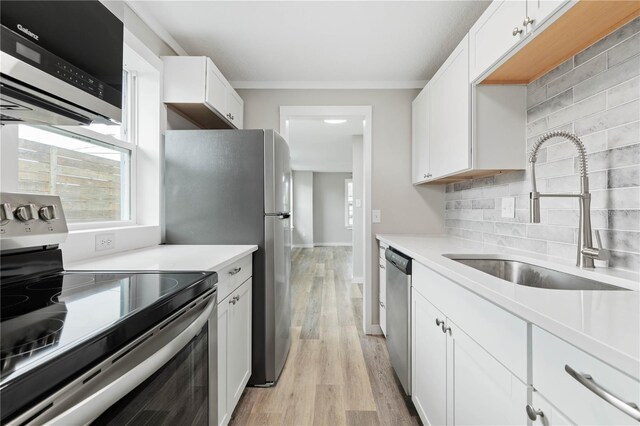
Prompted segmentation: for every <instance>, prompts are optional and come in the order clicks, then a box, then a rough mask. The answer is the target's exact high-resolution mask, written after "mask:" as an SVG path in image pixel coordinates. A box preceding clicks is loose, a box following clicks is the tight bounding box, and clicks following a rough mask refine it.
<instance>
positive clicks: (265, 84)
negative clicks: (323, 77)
mask: <svg viewBox="0 0 640 426" xmlns="http://www.w3.org/2000/svg"><path fill="white" fill-rule="evenodd" d="M427 82H428V80H407V81H238V80H236V81H230V82H229V83H230V84H231V87H233V88H234V89H360V90H362V89H422V88H424V86H426V84H427Z"/></svg>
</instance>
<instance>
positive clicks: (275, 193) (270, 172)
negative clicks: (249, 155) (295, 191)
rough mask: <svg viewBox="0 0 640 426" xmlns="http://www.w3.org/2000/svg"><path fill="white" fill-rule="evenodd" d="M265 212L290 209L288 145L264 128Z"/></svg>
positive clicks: (272, 131)
mask: <svg viewBox="0 0 640 426" xmlns="http://www.w3.org/2000/svg"><path fill="white" fill-rule="evenodd" d="M264 133H265V145H264V146H265V154H264V161H265V164H264V170H265V179H264V182H265V207H264V208H265V210H264V211H265V213H281V212H286V213H289V212H290V211H291V200H290V195H291V192H290V191H291V167H290V165H289V145H288V144H287V142H286V141H285V140H284V138H283V137H282V136H280V135H279V134H278V133H277V132H275V131H274V130H265V132H264Z"/></svg>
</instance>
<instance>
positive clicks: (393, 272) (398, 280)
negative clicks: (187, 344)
mask: <svg viewBox="0 0 640 426" xmlns="http://www.w3.org/2000/svg"><path fill="white" fill-rule="evenodd" d="M385 258H386V260H387V267H386V271H387V350H388V351H389V359H390V360H391V365H392V366H393V369H394V370H395V371H396V375H397V376H398V379H399V380H400V383H401V384H402V387H403V388H404V392H405V393H406V394H407V395H411V258H410V257H407V256H406V255H404V254H402V253H400V252H398V251H397V250H395V249H393V247H389V248H388V249H387V250H386V251H385Z"/></svg>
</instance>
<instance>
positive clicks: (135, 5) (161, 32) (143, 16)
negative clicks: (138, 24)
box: [124, 0, 189, 56]
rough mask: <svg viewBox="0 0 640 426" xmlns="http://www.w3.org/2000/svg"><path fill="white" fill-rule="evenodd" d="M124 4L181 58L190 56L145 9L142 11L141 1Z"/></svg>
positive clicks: (131, 0) (129, 1)
mask: <svg viewBox="0 0 640 426" xmlns="http://www.w3.org/2000/svg"><path fill="white" fill-rule="evenodd" d="M124 2H125V3H126V4H127V6H129V8H130V9H131V10H132V11H133V13H135V14H136V15H138V18H140V20H141V21H142V22H144V23H145V24H147V26H148V27H149V28H150V29H151V31H153V32H154V33H156V35H157V36H158V37H160V40H162V41H164V42H165V43H167V45H168V46H169V47H170V48H171V49H173V51H174V52H176V53H177V54H178V55H180V56H189V54H188V53H187V51H186V50H184V48H183V47H182V46H181V45H180V43H178V42H177V41H176V39H175V38H173V37H172V36H171V34H169V32H168V31H167V30H166V29H165V28H164V27H163V26H162V25H161V24H160V23H159V22H158V21H157V20H156V19H155V18H154V17H152V16H150V15H149V14H148V13H147V12H146V11H145V10H144V9H142V8H141V7H140V6H139V4H140V3H141V2H140V1H135V0H124Z"/></svg>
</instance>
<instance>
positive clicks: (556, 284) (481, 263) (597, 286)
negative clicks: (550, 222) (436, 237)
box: [447, 256, 628, 291]
mask: <svg viewBox="0 0 640 426" xmlns="http://www.w3.org/2000/svg"><path fill="white" fill-rule="evenodd" d="M447 257H449V256H447ZM449 258H450V259H451V260H455V261H456V262H459V263H462V264H464V265H467V266H470V267H472V268H474V269H477V270H478V271H482V272H484V273H485V274H489V275H493V276H494V277H497V278H500V279H501V280H505V281H509V282H512V283H514V284H519V285H524V286H528V287H538V288H546V289H552V290H614V291H615V290H628V289H626V288H622V287H618V286H614V285H611V284H605V283H602V282H600V281H594V280H590V279H588V278H583V277H579V276H577V275H571V274H567V273H564V272H560V271H554V270H553V269H548V268H543V267H542V266H537V265H532V264H530V263H526V262H520V261H517V260H507V259H490V258H480V257H477V258H469V257H465V258H462V257H453V256H451V257H449Z"/></svg>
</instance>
